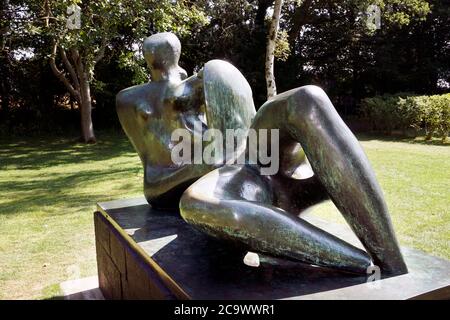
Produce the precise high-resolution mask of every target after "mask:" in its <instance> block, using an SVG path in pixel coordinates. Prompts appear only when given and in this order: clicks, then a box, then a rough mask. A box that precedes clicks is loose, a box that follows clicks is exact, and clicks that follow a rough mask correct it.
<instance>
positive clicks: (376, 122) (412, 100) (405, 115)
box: [361, 93, 450, 141]
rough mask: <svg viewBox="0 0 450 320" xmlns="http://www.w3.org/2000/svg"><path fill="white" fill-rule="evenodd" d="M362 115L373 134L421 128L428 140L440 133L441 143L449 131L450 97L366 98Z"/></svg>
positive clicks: (445, 95)
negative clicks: (366, 119)
mask: <svg viewBox="0 0 450 320" xmlns="http://www.w3.org/2000/svg"><path fill="white" fill-rule="evenodd" d="M361 111H362V112H363V114H364V116H365V117H367V118H369V119H370V120H371V121H372V123H373V127H374V129H376V130H382V131H387V132H391V131H392V130H395V129H401V130H406V129H408V128H414V129H416V130H418V129H420V128H421V127H424V128H425V130H426V133H427V139H431V138H432V136H433V134H435V133H439V134H440V136H441V137H442V139H443V140H444V141H445V140H446V139H447V137H448V134H449V131H450V130H449V129H450V93H447V94H443V95H432V96H412V95H408V94H405V93H399V94H396V95H388V94H385V95H382V96H375V97H372V98H365V99H363V100H362V108H361Z"/></svg>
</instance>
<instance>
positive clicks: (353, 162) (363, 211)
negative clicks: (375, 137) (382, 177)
mask: <svg viewBox="0 0 450 320" xmlns="http://www.w3.org/2000/svg"><path fill="white" fill-rule="evenodd" d="M253 127H255V128H277V127H278V128H280V135H282V132H283V131H284V132H287V133H286V134H288V135H289V136H290V137H291V139H293V140H295V141H297V142H299V143H300V144H301V145H302V147H303V149H304V151H305V154H306V156H307V157H308V159H309V161H310V163H311V167H312V168H313V171H314V173H315V174H316V175H317V178H318V180H319V181H320V182H321V183H322V184H323V185H324V187H325V188H326V190H327V192H328V194H329V196H330V198H331V199H332V201H333V202H334V204H335V205H336V206H337V208H338V209H339V210H340V212H341V213H342V214H343V216H344V217H345V219H346V220H347V222H348V223H349V224H350V226H351V227H352V229H353V231H354V232H355V233H356V235H357V236H358V238H359V239H360V240H361V242H362V243H363V245H364V246H365V248H366V249H367V251H368V252H369V254H370V255H371V256H372V259H373V261H374V264H375V265H378V266H379V267H380V268H381V270H382V272H384V273H388V274H401V273H406V272H407V268H406V265H405V263H404V261H403V257H402V255H401V252H400V248H399V246H398V243H397V240H396V237H395V234H394V230H393V227H392V224H391V220H390V216H389V212H388V209H387V206H386V203H385V201H384V197H383V193H382V191H381V188H380V186H379V184H378V182H377V180H376V177H375V174H374V172H373V170H372V168H371V166H370V163H369V161H368V159H367V157H366V155H365V154H364V151H363V149H362V147H361V146H360V144H359V142H358V141H357V139H356V137H355V136H354V135H353V134H352V132H351V131H350V129H349V128H348V127H347V126H346V125H345V123H344V121H343V120H342V119H341V117H340V116H339V114H338V113H337V112H336V110H335V108H334V107H333V105H332V103H331V101H330V100H329V98H328V97H327V95H326V94H325V92H324V91H323V90H322V89H320V88H319V87H316V86H305V87H301V88H298V89H294V90H290V91H288V92H285V93H283V94H281V95H278V96H276V97H275V98H274V99H272V100H270V101H268V102H266V103H265V104H264V105H263V106H262V107H261V109H260V110H259V111H258V114H257V115H256V118H255V121H254V125H253Z"/></svg>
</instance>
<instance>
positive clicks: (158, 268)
mask: <svg viewBox="0 0 450 320" xmlns="http://www.w3.org/2000/svg"><path fill="white" fill-rule="evenodd" d="M97 210H98V211H97V212H96V213H95V215H96V245H97V259H98V262H99V263H98V265H99V279H100V289H101V290H102V292H103V293H104V295H105V297H106V298H113V299H127V298H145V299H151V298H156V299H414V298H419V299H427V298H428V299H435V298H447V299H449V298H450V261H447V260H444V259H440V258H437V257H433V256H430V255H428V254H425V253H422V252H419V251H417V250H413V249H408V248H402V251H403V254H404V256H405V260H406V263H407V265H408V268H409V271H410V272H409V273H408V274H405V275H401V276H396V277H391V278H386V279H381V280H378V281H375V282H370V281H369V282H367V281H368V278H367V277H368V276H366V275H353V274H346V273H342V272H337V271H334V270H330V269H325V268H320V267H317V266H311V265H306V264H302V263H298V262H292V261H286V260H281V259H275V258H270V257H266V256H262V255H260V256H259V258H260V264H259V267H251V266H247V265H246V264H244V263H243V258H244V256H245V254H246V252H244V251H242V250H240V249H239V248H236V247H232V246H230V245H227V244H225V243H223V242H220V241H217V240H215V239H213V238H211V237H209V236H207V235H204V234H203V233H201V232H199V231H197V230H196V229H194V228H193V227H191V226H190V225H188V224H187V223H186V222H184V220H182V219H181V217H180V216H179V214H178V213H176V212H162V211H157V210H153V209H151V207H150V206H149V205H148V204H147V202H146V200H145V199H144V198H143V197H142V198H136V199H127V200H118V201H111V202H103V203H98V205H97ZM303 218H305V219H306V220H308V221H309V222H310V223H312V224H314V225H316V226H318V227H320V228H322V229H324V230H326V231H328V232H330V233H333V234H334V235H336V236H338V237H340V238H342V239H343V240H345V241H348V242H350V243H352V244H354V245H356V246H361V244H360V243H359V241H358V239H357V238H356V237H355V236H354V234H353V233H352V232H351V230H350V228H349V227H347V226H346V225H339V224H333V223H330V222H327V221H324V220H321V219H319V218H317V217H314V216H313V215H312V214H309V215H307V216H306V217H303ZM136 268H137V269H136ZM133 270H134V271H133ZM137 274H138V275H139V276H137ZM133 277H134V278H133ZM133 279H135V280H133ZM138 286H139V288H137V287H138Z"/></svg>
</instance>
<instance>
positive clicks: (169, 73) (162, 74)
mask: <svg viewBox="0 0 450 320" xmlns="http://www.w3.org/2000/svg"><path fill="white" fill-rule="evenodd" d="M151 78H152V81H171V82H175V81H181V80H182V79H181V75H180V70H179V68H178V67H173V68H170V69H167V70H160V69H153V70H152V71H151Z"/></svg>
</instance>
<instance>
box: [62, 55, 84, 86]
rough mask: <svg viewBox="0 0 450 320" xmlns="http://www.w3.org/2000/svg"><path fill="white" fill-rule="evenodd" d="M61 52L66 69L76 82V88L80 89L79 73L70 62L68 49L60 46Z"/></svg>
mask: <svg viewBox="0 0 450 320" xmlns="http://www.w3.org/2000/svg"><path fill="white" fill-rule="evenodd" d="M59 52H60V54H61V59H62V61H63V63H64V65H65V67H66V69H67V70H68V71H69V74H70V76H71V77H72V81H73V83H74V86H75V89H76V90H80V82H79V81H78V77H77V73H76V72H75V69H74V68H73V66H72V64H71V63H70V61H69V59H68V58H67V55H66V50H64V49H63V48H61V47H60V48H59Z"/></svg>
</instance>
